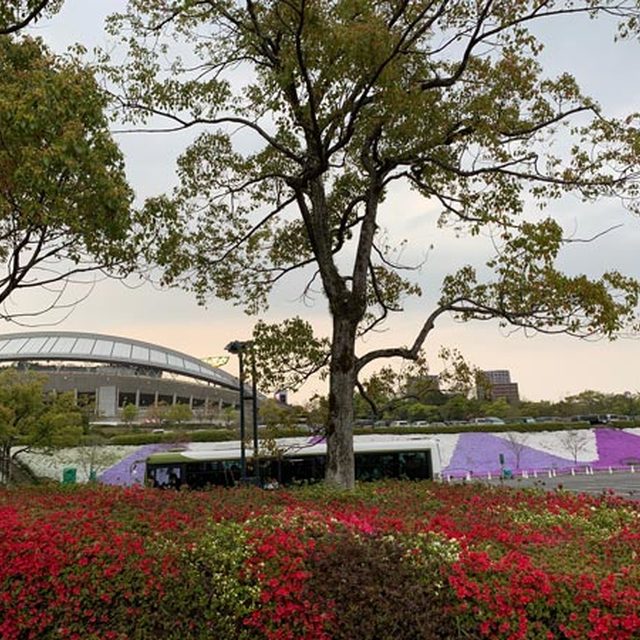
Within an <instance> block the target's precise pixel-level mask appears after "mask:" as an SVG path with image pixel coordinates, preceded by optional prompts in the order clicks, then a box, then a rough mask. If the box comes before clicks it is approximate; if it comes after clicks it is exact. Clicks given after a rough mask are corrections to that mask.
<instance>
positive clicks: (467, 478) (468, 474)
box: [464, 471, 471, 480]
mask: <svg viewBox="0 0 640 640" xmlns="http://www.w3.org/2000/svg"><path fill="white" fill-rule="evenodd" d="M464 479H465V480H471V474H470V473H469V472H468V471H467V475H465V477H464Z"/></svg>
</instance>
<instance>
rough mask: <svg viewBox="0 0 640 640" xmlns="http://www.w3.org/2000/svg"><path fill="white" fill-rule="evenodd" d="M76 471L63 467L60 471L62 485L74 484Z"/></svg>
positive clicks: (76, 475)
mask: <svg viewBox="0 0 640 640" xmlns="http://www.w3.org/2000/svg"><path fill="white" fill-rule="evenodd" d="M77 477H78V470H77V469H76V468H75V467H65V468H64V469H63V470H62V484H75V483H76V479H77Z"/></svg>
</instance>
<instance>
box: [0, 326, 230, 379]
mask: <svg viewBox="0 0 640 640" xmlns="http://www.w3.org/2000/svg"><path fill="white" fill-rule="evenodd" d="M24 360H44V361H48V360H61V361H80V362H102V363H107V364H122V365H127V366H142V367H147V368H150V369H156V370H159V371H167V372H171V373H177V374H179V375H183V376H187V377H189V378H195V379H197V380H202V381H204V382H210V383H213V384H217V385H220V386H223V387H227V388H228V389H238V388H239V384H240V383H239V380H238V379H237V378H235V377H234V376H232V375H231V374H229V373H227V372H226V371H221V370H220V369H217V368H215V367H212V366H211V365H209V364H207V363H206V362H203V361H202V360H199V359H198V358H194V357H193V356H189V355H187V354H185V353H181V352H180V351H174V350H173V349H167V348H165V347H161V346H159V345H156V344H151V343H150V342H142V341H141V340H132V339H130V338H122V337H118V336H109V335H103V334H99V333H82V332H75V331H30V332H25V333H9V334H5V335H0V362H15V361H24Z"/></svg>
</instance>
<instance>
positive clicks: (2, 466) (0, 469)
mask: <svg viewBox="0 0 640 640" xmlns="http://www.w3.org/2000/svg"><path fill="white" fill-rule="evenodd" d="M10 472H11V446H10V445H2V447H1V448H0V484H9V482H10V480H11V477H10Z"/></svg>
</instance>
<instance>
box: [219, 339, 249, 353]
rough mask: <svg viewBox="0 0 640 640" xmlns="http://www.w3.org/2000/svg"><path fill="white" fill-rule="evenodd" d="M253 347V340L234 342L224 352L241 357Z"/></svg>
mask: <svg viewBox="0 0 640 640" xmlns="http://www.w3.org/2000/svg"><path fill="white" fill-rule="evenodd" d="M252 345H253V342H252V341H251V340H245V341H242V340H233V341H232V342H230V343H229V344H228V345H227V346H226V347H225V348H224V350H225V351H228V352H229V353H232V354H233V355H239V354H241V353H244V351H245V350H246V349H249V348H251V346H252Z"/></svg>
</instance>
